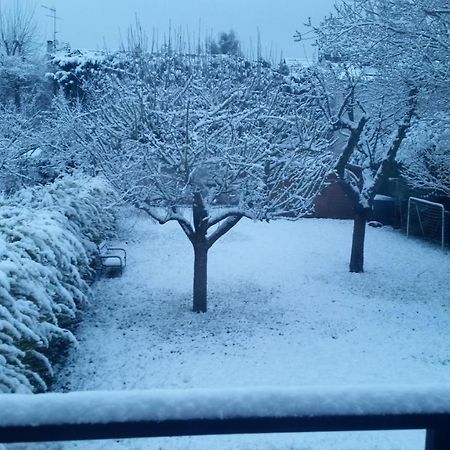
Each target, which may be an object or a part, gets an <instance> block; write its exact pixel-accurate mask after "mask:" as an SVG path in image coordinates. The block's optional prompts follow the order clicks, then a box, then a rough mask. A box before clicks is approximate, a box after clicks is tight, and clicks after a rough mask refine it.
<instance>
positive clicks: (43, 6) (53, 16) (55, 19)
mask: <svg viewBox="0 0 450 450" xmlns="http://www.w3.org/2000/svg"><path fill="white" fill-rule="evenodd" d="M41 6H42V8H44V9H46V10H47V11H50V14H47V17H50V19H53V49H54V50H56V35H57V34H58V30H57V27H56V21H57V20H62V19H61V17H58V16H57V15H56V8H55V7H53V8H50V7H48V6H45V5H41Z"/></svg>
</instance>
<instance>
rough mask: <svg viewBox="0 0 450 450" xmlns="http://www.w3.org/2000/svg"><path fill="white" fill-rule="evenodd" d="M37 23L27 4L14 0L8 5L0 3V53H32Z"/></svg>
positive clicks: (25, 55)
mask: <svg viewBox="0 0 450 450" xmlns="http://www.w3.org/2000/svg"><path fill="white" fill-rule="evenodd" d="M36 41H37V25H36V21H35V18H34V10H33V9H32V8H31V7H30V5H29V4H26V3H24V2H23V1H19V0H15V1H14V2H12V3H11V4H10V5H9V7H5V6H4V4H0V54H2V55H4V56H20V57H22V58H25V57H28V56H30V55H31V54H34V52H35V50H36Z"/></svg>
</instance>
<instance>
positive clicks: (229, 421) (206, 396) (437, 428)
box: [0, 387, 450, 450]
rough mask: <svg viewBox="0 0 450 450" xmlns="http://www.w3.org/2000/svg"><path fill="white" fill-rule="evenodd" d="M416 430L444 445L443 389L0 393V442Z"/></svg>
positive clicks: (449, 431)
mask: <svg viewBox="0 0 450 450" xmlns="http://www.w3.org/2000/svg"><path fill="white" fill-rule="evenodd" d="M336 402H342V403H341V404H339V403H336ZM416 429H426V430H427V433H426V442H425V449H426V450H449V449H450V389H447V388H446V389H442V388H440V389H438V388H429V387H427V388H419V389H418V391H417V392H414V391H413V390H412V389H410V388H409V389H400V390H392V389H388V388H381V389H378V390H377V389H372V388H370V389H369V388H363V389H360V388H356V391H355V390H354V388H339V389H334V388H333V389H330V388H325V389H319V390H317V389H314V390H312V389H273V388H268V389H267V390H264V389H250V390H249V389H245V390H244V389H237V390H236V389H235V390H220V391H219V390H215V391H212V390H185V391H131V392H129V393H127V392H90V393H71V394H42V395H35V396H26V395H16V394H7V395H0V442H2V443H19V442H52V441H69V440H91V439H120V438H143V437H149V438H151V437H170V436H199V435H224V434H249V433H293V432H317V431H321V432H328V431H364V430H366V431H369V430H416Z"/></svg>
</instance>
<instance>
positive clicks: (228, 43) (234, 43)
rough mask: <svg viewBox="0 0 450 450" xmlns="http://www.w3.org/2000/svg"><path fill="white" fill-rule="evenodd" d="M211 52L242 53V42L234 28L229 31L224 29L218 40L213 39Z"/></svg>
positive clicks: (216, 53)
mask: <svg viewBox="0 0 450 450" xmlns="http://www.w3.org/2000/svg"><path fill="white" fill-rule="evenodd" d="M210 52H211V53H212V54H213V55H235V56H237V55H240V54H241V43H240V41H239V39H238V37H237V36H236V33H235V32H234V30H230V31H229V32H228V33H227V32H226V31H222V32H221V33H220V34H219V36H218V37H217V41H215V40H212V41H211V43H210Z"/></svg>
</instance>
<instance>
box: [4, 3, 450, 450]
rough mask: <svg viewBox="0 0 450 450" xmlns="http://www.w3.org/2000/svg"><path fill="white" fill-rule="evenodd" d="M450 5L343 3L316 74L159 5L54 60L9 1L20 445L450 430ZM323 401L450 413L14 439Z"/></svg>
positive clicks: (278, 441)
mask: <svg viewBox="0 0 450 450" xmlns="http://www.w3.org/2000/svg"><path fill="white" fill-rule="evenodd" d="M50 11H54V10H52V9H50ZM449 12H450V11H449V9H448V5H447V4H446V2H445V1H443V0H419V1H417V2H415V3H414V4H413V5H412V4H411V2H409V1H406V0H401V1H399V2H397V3H395V4H394V3H392V2H385V1H384V0H374V1H373V2H366V1H364V0H352V1H349V2H337V4H336V5H335V7H334V14H333V15H331V16H329V17H327V18H324V19H323V21H322V22H321V23H320V24H319V25H317V26H316V25H312V24H311V23H308V24H306V25H305V27H306V31H305V30H304V31H302V32H297V33H296V35H295V38H296V40H298V41H302V40H303V39H304V36H305V34H304V33H306V35H309V34H311V33H312V34H313V35H314V39H315V42H316V46H317V49H318V58H317V61H315V62H314V63H311V64H309V65H307V66H301V65H300V66H299V65H297V66H295V68H294V66H290V65H289V64H287V63H286V61H285V60H284V59H280V60H277V61H271V60H270V59H269V58H265V56H264V55H263V54H262V52H261V47H260V43H259V44H258V49H257V57H256V58H254V57H251V56H250V55H249V54H246V53H245V52H244V51H243V49H242V48H241V44H240V42H239V39H238V37H237V36H236V34H235V33H234V32H229V33H228V32H224V33H221V34H220V35H219V36H218V37H217V38H213V37H211V36H209V37H208V39H205V42H204V43H201V42H200V40H199V44H198V46H197V47H196V49H195V51H193V50H192V49H191V48H190V47H187V43H186V42H184V40H183V38H184V36H183V34H182V33H181V32H180V33H178V34H175V35H174V36H172V35H171V34H170V33H169V37H168V40H167V41H165V42H164V44H162V45H159V43H158V45H157V43H156V42H155V41H154V40H153V41H152V42H151V43H150V44H149V39H148V36H147V34H146V31H145V29H144V27H143V25H141V24H140V23H139V21H138V20H137V19H136V23H135V25H134V26H132V27H131V28H130V29H129V30H128V34H127V38H126V42H124V43H122V45H121V48H120V50H115V51H106V50H105V51H95V52H94V51H86V50H82V49H71V48H70V47H69V46H65V47H63V46H58V45H57V44H58V43H57V42H56V41H53V42H52V41H50V42H49V43H48V44H49V45H48V48H47V53H46V55H45V57H42V56H39V55H37V54H36V52H35V51H34V50H33V49H34V47H33V45H32V44H34V38H35V36H34V34H33V28H32V26H31V25H32V24H33V20H34V18H33V13H31V12H29V11H28V10H27V9H26V7H24V6H23V5H22V6H21V3H19V2H15V3H14V6H12V7H11V8H9V9H8V8H6V7H3V6H2V5H0V36H1V37H2V39H1V40H0V86H1V91H0V249H1V257H0V448H1V449H2V450H3V448H5V449H8V450H9V449H10V448H11V449H23V448H25V449H27V448H30V449H40V448H49V449H55V450H56V449H58V450H59V449H75V448H78V449H93V450H97V449H110V448H112V449H114V448H133V449H141V448H142V449H143V448H148V447H153V446H154V447H155V448H159V449H167V450H169V449H205V450H206V449H212V448H218V449H226V448H233V449H239V450H244V449H250V448H251V449H277V448H283V449H292V450H306V449H313V448H314V449H319V450H325V449H330V448H333V449H334V448H335V449H337V450H344V449H345V450H350V449H373V450H375V449H379V450H394V449H401V450H410V449H413V450H419V449H423V448H425V445H427V447H426V449H427V450H441V449H443V448H447V447H443V446H442V445H448V440H449V439H450V436H449V435H448V430H446V429H444V427H443V425H442V423H444V422H442V421H445V420H447V422H445V423H449V422H448V419H449V417H450V406H449V404H448V401H449V399H450V391H449V388H448V386H450V370H449V367H450V314H449V308H450V300H449V297H448V274H449V273H450V259H449V257H448V256H449V254H448V245H449V244H450V239H449V236H450V234H449V231H450V219H449V218H450V213H449V208H450V200H449V193H450V150H449V149H450V116H449V113H448V102H449V101H450V89H449V87H450V83H449V81H450V75H449V72H448V68H449V67H450V33H449V30H450V22H449V18H450V14H449ZM13 19H14V20H13ZM55 20H56V19H55ZM18 30H19V31H21V32H20V33H18V32H17V31H18ZM308 33H309V34H308ZM411 198H413V199H415V200H414V201H413V203H411ZM380 201H381V202H384V205H383V206H380ZM377 202H378V203H377ZM411 204H412V205H413V207H412V208H411ZM386 205H387V206H386ZM380 208H381V209H382V208H385V209H384V210H383V211H384V212H383V214H381V213H380ZM385 219H386V221H385V222H384V220H385ZM382 222H384V223H382ZM368 224H369V225H371V226H368ZM391 225H393V226H391ZM417 230H419V233H418V234H420V235H421V237H427V236H428V237H430V238H432V239H431V241H430V240H426V239H419V238H417V236H414V234H415V232H416V231H417ZM407 234H408V235H410V236H407ZM433 239H434V240H437V241H438V242H439V244H440V246H439V245H437V244H436V242H432V240H433ZM108 247H109V248H116V249H117V248H119V249H120V252H121V253H120V255H121V256H120V257H118V256H117V254H116V255H113V254H112V253H107V252H108V250H107V249H108ZM105 249H106V250H105ZM125 254H126V267H121V269H124V270H115V269H117V267H111V265H110V266H109V267H105V266H107V265H108V264H110V263H111V260H112V261H114V262H115V263H114V264H113V266H116V265H117V264H116V263H118V262H119V263H120V265H122V263H124V262H125V261H124V260H122V256H123V255H125ZM111 255H113V256H111ZM108 258H109V263H108V264H107V261H108ZM362 396H363V397H364V400H363V401H360V400H361V398H363V397H362ZM115 402H116V403H115ZM158 405H159V406H158ZM104 412H105V414H103V413H104ZM321 413H323V414H324V416H327V415H328V416H330V417H331V416H332V417H334V418H335V417H339V416H342V415H345V414H348V415H356V416H359V417H365V416H367V417H371V414H372V416H378V417H383V416H386V415H388V416H389V414H398V415H403V416H405V415H406V416H408V414H410V415H412V416H414V417H415V416H420V417H422V416H427V420H428V419H430V417H431V419H430V420H432V419H433V420H434V419H436V417H437V418H438V419H439V420H441V422H436V423H438V425H436V427H437V428H436V427H435V422H433V425H430V423H431V422H423V421H422V422H421V423H420V424H419V425H420V426H418V425H417V423H418V422H414V425H411V426H405V427H399V428H401V429H403V428H405V429H406V428H409V430H407V431H383V430H387V429H389V428H391V429H394V430H397V428H396V427H386V426H385V427H383V426H380V427H372V428H370V427H369V428H364V427H363V426H362V427H359V428H358V427H355V428H350V429H349V430H350V431H347V432H345V433H331V434H330V433H325V432H317V433H284V434H281V433H279V434H275V433H272V434H255V435H246V434H230V435H228V436H226V435H225V436H206V435H207V434H210V433H199V434H206V435H205V436H198V437H194V436H193V435H195V434H196V433H192V434H189V433H184V434H185V435H186V436H184V437H165V436H171V435H172V436H173V435H174V434H175V433H172V434H171V432H170V430H169V431H168V432H166V433H165V434H164V433H162V436H164V437H157V438H153V439H152V440H151V441H148V440H139V439H134V440H126V439H123V440H98V441H95V442H94V441H92V442H64V443H61V444H60V443H45V444H23V445H22V444H20V443H19V444H17V445H16V443H18V442H27V441H33V439H27V438H25V437H19V438H12V437H11V436H12V434H11V435H10V436H8V434H7V433H8V430H9V432H10V433H13V432H14V433H19V434H20V430H21V428H20V427H21V426H25V427H27V426H28V427H31V428H33V427H34V429H40V428H39V427H41V426H42V427H44V429H45V427H47V426H50V429H51V427H52V426H58V424H59V425H61V424H62V423H64V424H65V425H67V426H69V428H70V425H74V424H75V425H77V426H78V425H80V424H81V425H86V424H87V425H89V424H92V423H94V422H95V421H98V422H99V423H100V424H103V425H105V424H108V423H113V424H114V423H115V422H114V420H116V422H117V423H119V424H120V425H123V424H124V423H128V422H132V421H133V420H135V421H139V420H141V419H142V417H144V416H145V417H146V418H151V419H152V420H156V422H157V424H159V423H160V422H161V423H162V425H164V421H165V420H166V421H167V420H169V419H170V418H175V419H176V420H181V421H183V420H186V419H199V420H209V419H211V418H212V419H214V420H219V421H220V420H228V419H230V418H231V419H232V420H234V419H236V418H237V419H239V418H242V417H250V418H254V417H256V418H261V417H263V418H267V417H269V418H274V417H275V418H278V419H279V418H280V417H281V418H283V417H284V415H289V414H290V415H291V416H289V417H290V418H291V419H292V417H294V419H295V418H296V417H297V418H298V417H300V416H301V417H303V416H304V417H305V418H306V419H307V418H311V417H313V418H314V417H316V416H317V415H320V414H321ZM140 414H141V415H140ZM428 416H430V417H428ZM306 419H305V420H306ZM403 419H404V417H403ZM64 420H65V421H66V422H64ZM142 420H143V419H142ZM436 420H437V419H436ZM383 423H384V422H383ZM421 424H426V425H423V426H422V425H421ZM8 427H9V428H8ZM14 427H16V428H14ZM17 427H19V428H17ZM119 428H120V427H119ZM422 428H423V429H427V430H428V431H427V438H425V431H424V430H423V429H422ZM337 429H338V430H339V429H342V427H341V428H339V427H337ZM356 429H361V430H366V429H379V430H380V431H366V432H362V431H352V430H356ZM5 430H6V431H5ZM18 430H19V431H18ZM430 430H431V431H430ZM307 431H311V430H307ZM58 432H59V431H58ZM435 432H436V434H433V433H435ZM144 434H145V433H144ZM181 434H183V433H181ZM125 435H126V436H127V437H129V436H130V434H129V433H128V434H126V433H125V434H120V433H118V434H116V435H115V434H112V435H110V436H109V437H110V438H111V437H123V436H125ZM14 436H16V435H14ZM46 436H48V437H49V439H48V440H52V437H53V436H52V435H51V433H50V431H48V435H46ZM71 436H72V438H74V439H78V437H79V436H77V435H71ZM146 436H148V434H147V435H146ZM131 437H138V435H135V436H131ZM2 438H4V441H2ZM425 439H427V444H425ZM433 439H434V440H433ZM36 440H38V439H36ZM54 440H58V438H55V439H54ZM61 440H66V441H68V440H71V439H61ZM2 442H6V443H7V444H5V445H3V444H2ZM10 442H13V444H12V445H11V447H10V446H9V443H10Z"/></svg>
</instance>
